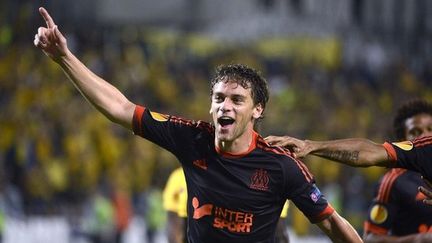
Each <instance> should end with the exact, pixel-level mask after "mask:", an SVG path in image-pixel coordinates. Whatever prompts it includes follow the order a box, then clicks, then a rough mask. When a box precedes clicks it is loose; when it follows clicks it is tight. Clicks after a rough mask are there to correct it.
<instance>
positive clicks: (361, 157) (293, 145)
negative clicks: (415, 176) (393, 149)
mask: <svg viewBox="0 0 432 243" xmlns="http://www.w3.org/2000/svg"><path fill="white" fill-rule="evenodd" d="M266 141H267V142H268V143H270V144H271V145H276V146H284V147H287V148H288V149H290V150H291V151H292V152H293V153H294V155H295V156H296V157H304V156H306V155H308V154H312V155H316V156H319V157H322V158H326V159H330V160H334V161H337V162H340V163H343V164H347V165H350V166H355V167H368V166H383V167H388V166H390V165H391V159H390V158H389V156H388V154H387V151H386V150H385V148H384V147H383V146H382V145H381V144H376V143H374V142H372V141H370V140H368V139H362V138H349V139H339V140H332V141H311V140H300V139H296V138H293V137H289V136H269V137H267V138H266Z"/></svg>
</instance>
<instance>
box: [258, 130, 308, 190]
mask: <svg viewBox="0 0 432 243" xmlns="http://www.w3.org/2000/svg"><path fill="white" fill-rule="evenodd" d="M257 148H260V149H262V150H264V151H266V152H271V153H275V154H279V155H284V156H286V157H289V158H290V159H291V160H293V161H294V162H295V163H296V165H297V166H298V167H299V169H300V171H301V172H302V173H303V175H304V177H305V178H306V180H307V181H308V182H312V181H313V176H312V173H311V172H310V171H309V169H308V168H307V167H306V165H305V164H304V163H303V162H302V161H300V160H298V159H296V158H294V157H293V156H292V153H291V152H290V151H289V150H287V149H284V148H282V147H273V146H270V145H269V144H268V143H267V142H266V141H265V140H264V139H263V138H262V137H259V138H258V139H257Z"/></svg>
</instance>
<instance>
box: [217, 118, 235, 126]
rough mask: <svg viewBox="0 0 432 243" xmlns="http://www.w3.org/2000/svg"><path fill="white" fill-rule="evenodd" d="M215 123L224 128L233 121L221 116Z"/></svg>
mask: <svg viewBox="0 0 432 243" xmlns="http://www.w3.org/2000/svg"><path fill="white" fill-rule="evenodd" d="M217 121H218V123H219V124H220V125H221V126H222V127H225V126H229V125H231V124H233V123H234V121H235V120H234V119H233V118H231V117H228V116H222V117H219V118H218V119H217Z"/></svg>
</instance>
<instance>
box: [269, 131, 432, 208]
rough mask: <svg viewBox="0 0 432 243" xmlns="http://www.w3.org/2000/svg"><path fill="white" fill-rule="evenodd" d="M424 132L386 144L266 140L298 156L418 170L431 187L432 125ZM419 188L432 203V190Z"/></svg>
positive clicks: (361, 140) (358, 140)
mask: <svg viewBox="0 0 432 243" xmlns="http://www.w3.org/2000/svg"><path fill="white" fill-rule="evenodd" d="M415 132H418V131H415ZM422 133H423V136H422V137H418V138H415V139H413V138H414V137H408V135H406V136H407V138H410V139H413V140H408V141H403V142H393V143H390V142H385V143H384V144H377V143H374V142H373V141H371V140H368V139H364V138H348V139H338V140H331V141H311V140H300V139H297V138H293V137H290V136H268V137H266V138H265V140H266V141H267V142H268V143H269V144H271V145H274V146H283V147H286V148H289V149H290V150H291V151H292V152H293V156H294V157H296V158H302V157H304V156H306V155H308V154H312V155H316V156H319V157H323V158H326V159H329V160H333V161H336V162H340V163H342V164H346V165H350V166H353V167H369V166H381V167H391V168H405V169H408V170H412V171H416V172H419V173H420V174H421V175H422V176H423V177H424V178H425V181H426V183H427V184H428V185H429V186H428V187H429V188H431V185H432V184H431V183H430V182H431V181H432V180H431V179H432V163H430V158H432V127H425V128H424V131H422ZM419 191H420V192H422V193H424V194H425V196H426V197H427V198H426V199H424V200H423V202H424V203H426V204H429V205H432V191H430V189H427V188H426V187H424V186H420V187H419Z"/></svg>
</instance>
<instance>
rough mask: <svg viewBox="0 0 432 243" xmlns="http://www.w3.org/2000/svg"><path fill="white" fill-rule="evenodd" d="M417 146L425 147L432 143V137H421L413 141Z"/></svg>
mask: <svg viewBox="0 0 432 243" xmlns="http://www.w3.org/2000/svg"><path fill="white" fill-rule="evenodd" d="M413 144H414V146H415V147H423V146H426V145H429V144H432V137H421V138H418V139H415V140H414V141H413Z"/></svg>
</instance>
